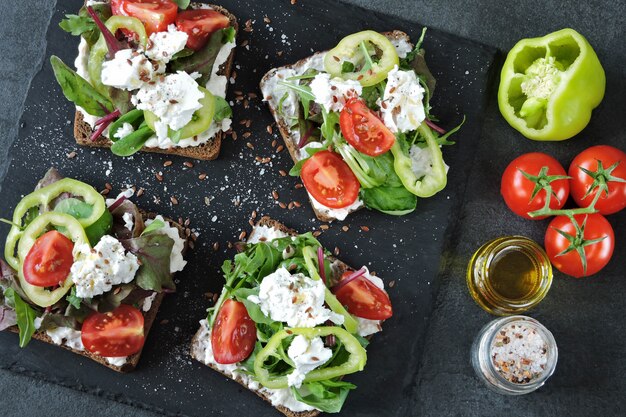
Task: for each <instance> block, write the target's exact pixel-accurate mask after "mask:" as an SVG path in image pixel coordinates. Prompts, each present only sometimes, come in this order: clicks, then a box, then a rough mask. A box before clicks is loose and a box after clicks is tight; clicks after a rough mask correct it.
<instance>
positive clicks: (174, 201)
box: [170, 196, 178, 205]
mask: <svg viewBox="0 0 626 417" xmlns="http://www.w3.org/2000/svg"><path fill="white" fill-rule="evenodd" d="M170 201H171V202H172V204H174V205H176V204H178V199H177V198H176V197H174V196H171V197H170Z"/></svg>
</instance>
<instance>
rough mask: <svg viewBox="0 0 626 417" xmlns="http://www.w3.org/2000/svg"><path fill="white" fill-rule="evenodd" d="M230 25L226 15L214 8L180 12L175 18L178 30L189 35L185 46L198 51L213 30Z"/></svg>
mask: <svg viewBox="0 0 626 417" xmlns="http://www.w3.org/2000/svg"><path fill="white" fill-rule="evenodd" d="M228 26H230V19H228V16H225V15H223V14H221V13H220V12H218V11H216V10H209V9H198V10H185V11H184V12H180V13H179V14H178V17H177V18H176V27H177V28H178V30H180V31H182V32H185V33H186V34H187V35H189V39H188V40H187V48H191V49H193V50H194V51H198V50H200V49H202V48H203V47H204V45H206V43H207V42H208V41H209V37H210V36H211V34H212V33H213V32H216V31H218V30H220V29H225V28H227V27H228Z"/></svg>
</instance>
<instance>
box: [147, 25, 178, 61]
mask: <svg viewBox="0 0 626 417" xmlns="http://www.w3.org/2000/svg"><path fill="white" fill-rule="evenodd" d="M187 39H189V35H187V34H186V33H185V32H183V31H180V30H178V29H176V25H174V24H171V25H169V26H168V27H167V32H165V31H164V32H155V33H153V34H152V35H150V42H148V47H147V48H146V51H145V54H146V56H147V57H148V58H150V59H154V60H156V61H161V62H163V63H165V64H167V63H168V62H170V59H172V57H173V56H174V54H176V53H177V52H180V51H182V50H183V49H185V44H186V43H187Z"/></svg>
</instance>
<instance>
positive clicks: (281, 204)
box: [278, 201, 287, 209]
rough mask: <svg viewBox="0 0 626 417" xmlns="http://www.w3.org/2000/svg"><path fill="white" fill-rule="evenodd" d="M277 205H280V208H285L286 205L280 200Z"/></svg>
mask: <svg viewBox="0 0 626 417" xmlns="http://www.w3.org/2000/svg"><path fill="white" fill-rule="evenodd" d="M278 207H280V208H281V209H286V208H287V205H286V204H285V203H283V202H282V201H281V202H279V203H278Z"/></svg>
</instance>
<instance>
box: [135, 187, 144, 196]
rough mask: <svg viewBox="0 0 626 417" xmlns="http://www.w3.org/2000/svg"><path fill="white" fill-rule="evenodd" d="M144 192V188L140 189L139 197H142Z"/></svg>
mask: <svg viewBox="0 0 626 417" xmlns="http://www.w3.org/2000/svg"><path fill="white" fill-rule="evenodd" d="M144 192H145V190H144V189H143V188H140V189H139V191H137V197H141V196H142V195H143V193H144Z"/></svg>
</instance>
